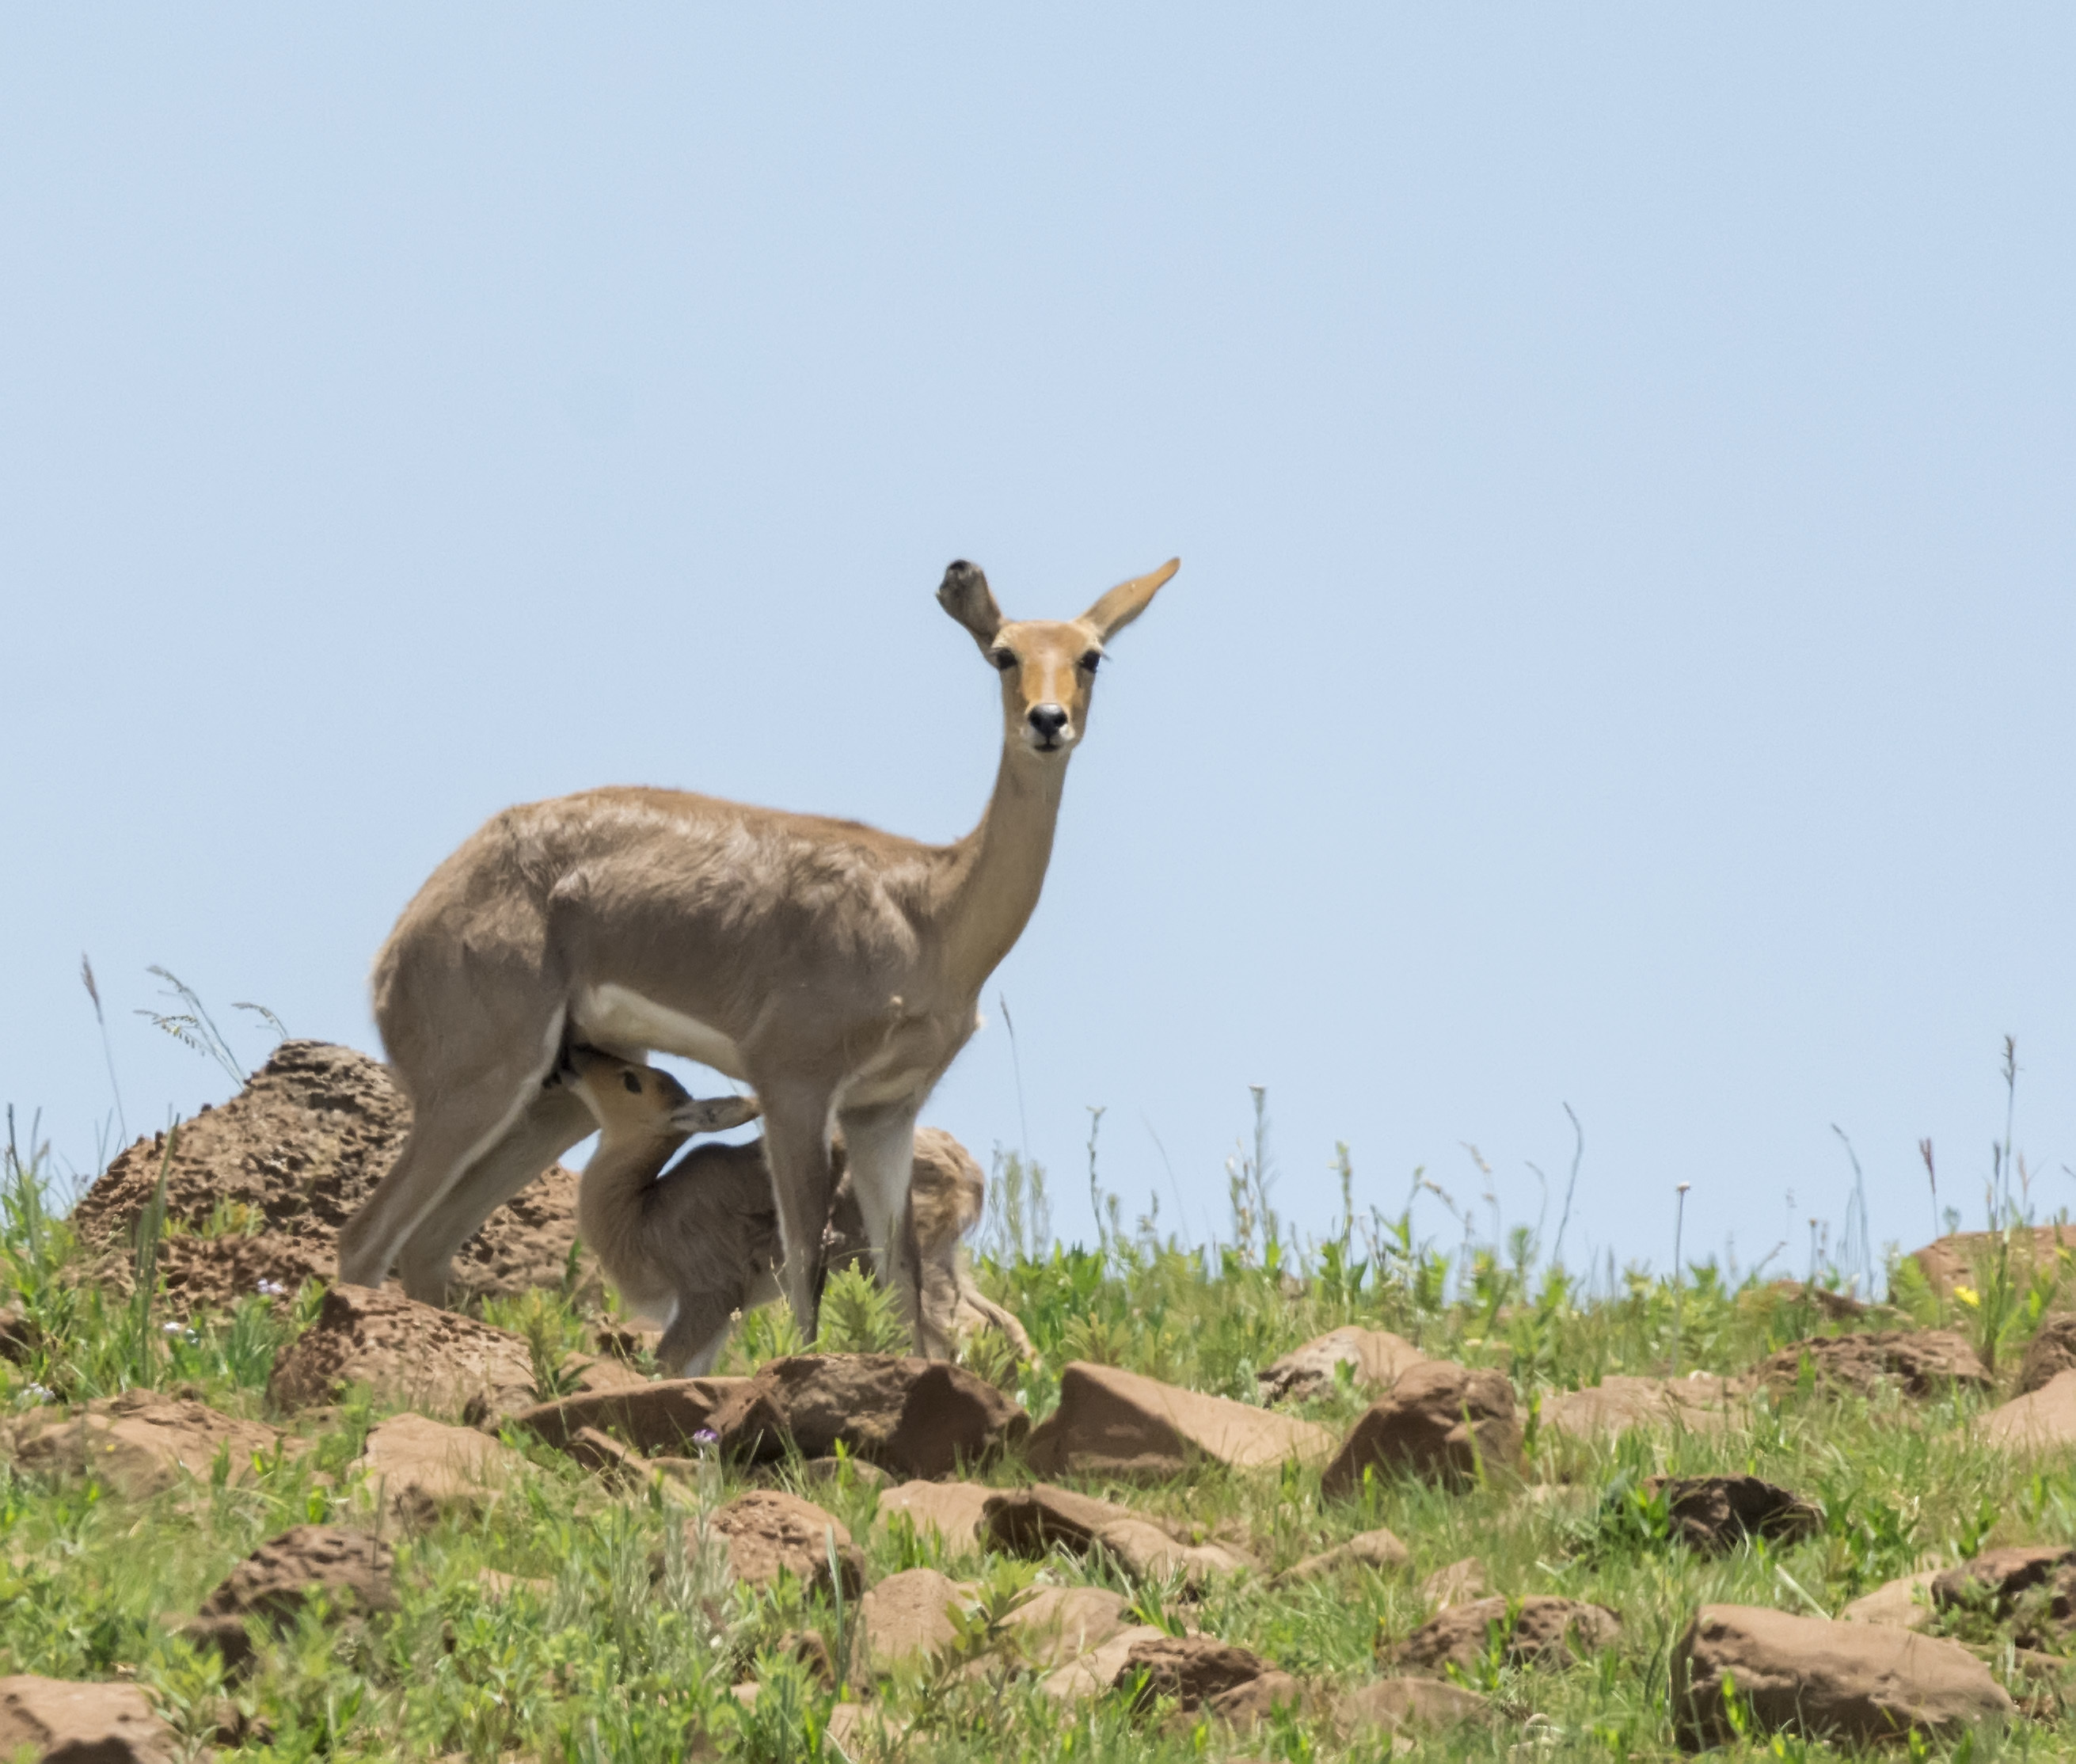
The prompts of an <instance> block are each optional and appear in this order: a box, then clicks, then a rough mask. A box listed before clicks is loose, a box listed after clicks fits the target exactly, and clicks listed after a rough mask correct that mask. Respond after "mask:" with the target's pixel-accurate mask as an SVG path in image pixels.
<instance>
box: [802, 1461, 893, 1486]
mask: <svg viewBox="0 0 2076 1764" xmlns="http://www.w3.org/2000/svg"><path fill="white" fill-rule="evenodd" d="M800 1480H802V1481H803V1482H804V1483H807V1484H809V1485H810V1486H811V1487H815V1488H835V1489H840V1490H841V1489H846V1488H885V1487H886V1485H887V1484H889V1483H891V1482H892V1481H893V1480H894V1479H893V1478H892V1477H891V1476H888V1475H887V1473H886V1471H883V1470H882V1469H881V1468H880V1467H879V1466H878V1464H871V1463H866V1461H865V1459H862V1458H837V1457H828V1458H810V1459H808V1461H807V1462H806V1463H803V1464H802V1465H801V1466H800Z"/></svg>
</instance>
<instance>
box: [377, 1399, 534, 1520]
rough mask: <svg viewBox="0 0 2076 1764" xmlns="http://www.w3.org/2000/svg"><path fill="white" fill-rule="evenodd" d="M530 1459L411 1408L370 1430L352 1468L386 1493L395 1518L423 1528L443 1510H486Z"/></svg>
mask: <svg viewBox="0 0 2076 1764" xmlns="http://www.w3.org/2000/svg"><path fill="white" fill-rule="evenodd" d="M523 1463H525V1459H522V1458H521V1456H520V1455H519V1454H518V1453H517V1452H516V1451H513V1450H512V1449H511V1447H510V1446H505V1445H502V1444H500V1443H499V1442H498V1441H496V1440H495V1439H492V1438H490V1437H489V1436H488V1435H487V1434H484V1433H482V1432H480V1430H477V1429H475V1428H473V1427H450V1426H447V1425H446V1423H444V1422H437V1421H429V1420H427V1419H426V1417H425V1416H423V1415H417V1414H413V1413H409V1412H408V1411H406V1412H405V1413H403V1414H401V1415H392V1416H391V1417H389V1418H388V1420H387V1421H385V1422H382V1423H381V1424H380V1426H377V1427H376V1429H375V1430H374V1431H372V1433H370V1434H368V1436H367V1443H366V1445H365V1446H363V1448H362V1451H361V1454H360V1455H359V1457H358V1458H357V1459H355V1460H354V1461H353V1463H352V1464H351V1466H349V1468H350V1469H352V1470H356V1471H360V1472H361V1473H362V1474H363V1476H365V1477H366V1478H367V1482H368V1484H369V1486H370V1487H372V1488H377V1489H379V1490H380V1491H381V1496H380V1498H381V1500H382V1501H383V1503H384V1512H385V1513H388V1515H389V1516H390V1517H393V1518H395V1519H397V1520H398V1521H400V1522H401V1523H403V1524H404V1525H409V1526H412V1527H420V1528H421V1527H424V1526H428V1525H432V1524H434V1522H435V1521H438V1518H439V1517H440V1516H441V1515H442V1513H449V1512H455V1511H459V1512H464V1513H482V1512H483V1510H484V1508H485V1507H487V1506H488V1504H489V1503H490V1502H491V1501H492V1500H494V1499H495V1498H496V1495H497V1493H498V1492H499V1491H500V1489H501V1488H502V1487H503V1486H504V1484H505V1483H507V1482H508V1481H509V1480H510V1479H511V1477H512V1476H513V1473H514V1472H515V1471H517V1469H518V1468H519V1467H520V1466H521V1464H523Z"/></svg>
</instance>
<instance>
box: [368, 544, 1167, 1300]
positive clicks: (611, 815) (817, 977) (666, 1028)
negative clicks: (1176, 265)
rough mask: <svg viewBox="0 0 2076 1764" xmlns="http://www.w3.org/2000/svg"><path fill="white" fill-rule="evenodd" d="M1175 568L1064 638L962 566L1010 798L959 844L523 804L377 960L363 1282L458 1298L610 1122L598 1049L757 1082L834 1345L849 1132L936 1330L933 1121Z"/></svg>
mask: <svg viewBox="0 0 2076 1764" xmlns="http://www.w3.org/2000/svg"><path fill="white" fill-rule="evenodd" d="M1179 567H1180V560H1172V561H1170V562H1168V563H1166V564H1164V565H1163V566H1162V567H1160V569H1158V570H1156V571H1154V572H1153V573H1152V575H1144V576H1140V577H1138V578H1137V579H1135V580H1133V581H1130V582H1126V583H1121V584H1120V585H1119V586H1118V587H1115V588H1112V589H1111V591H1110V592H1109V593H1107V594H1106V595H1104V596H1102V599H1100V600H1098V601H1097V602H1096V604H1094V606H1092V607H1090V608H1089V610H1088V611H1087V612H1085V613H1083V614H1082V616H1081V617H1079V618H1078V619H1073V620H1070V621H1065V622H1054V621H1044V620H1019V621H1010V620H1007V619H1005V618H1003V616H1002V610H1001V608H999V606H997V605H996V604H995V600H994V594H993V593H992V592H991V591H990V590H989V587H988V585H987V579H986V576H984V575H982V574H981V572H980V571H979V570H978V569H977V568H975V567H974V566H973V565H972V564H970V563H965V562H955V563H953V564H952V565H951V567H949V568H948V569H947V570H946V571H945V579H944V581H943V583H942V584H941V585H940V587H938V589H937V601H938V604H940V605H941V606H942V607H943V608H944V609H945V611H946V612H949V614H950V615H951V616H953V618H954V619H956V620H957V621H958V622H959V623H960V624H961V625H964V626H965V628H966V629H967V630H968V631H969V633H972V636H973V638H974V641H975V642H976V643H978V645H980V648H981V653H982V654H984V655H985V656H986V658H988V660H989V661H990V662H992V663H993V664H994V666H995V667H996V668H997V669H999V670H1000V672H1001V675H1002V707H1003V745H1002V764H1001V767H1000V769H999V770H998V771H997V773H996V774H995V781H994V795H992V796H991V797H990V799H988V805H987V810H986V813H985V814H983V815H982V816H981V821H980V824H979V826H978V827H977V828H974V831H973V832H970V833H969V834H968V835H967V836H965V838H964V839H961V840H957V842H956V843H954V844H953V845H920V844H918V843H916V841H915V840H907V839H901V838H898V837H896V836H894V835H892V834H890V833H882V832H878V831H876V830H875V829H874V828H870V827H865V826H862V825H860V824H857V822H855V821H840V820H824V819H822V818H820V817H817V816H808V815H789V814H785V813H782V812H780V811H778V810H775V809H768V808H750V807H743V806H741V805H740V804H737V803H724V802H717V801H716V800H715V799H713V798H712V797H708V796H695V795H691V794H690V793H688V792H686V791H666V790H649V789H638V788H632V787H621V788H612V789H606V790H596V791H581V792H579V794H578V795H574V796H562V797H557V798H555V799H554V800H552V801H550V802H545V803H529V804H527V805H525V806H524V807H518V808H510V809H507V810H506V811H504V813H503V814H501V815H499V816H496V818H495V819H493V820H491V821H490V822H489V824H488V825H486V826H484V828H481V829H480V831H479V832H476V833H475V836H473V837H472V838H471V839H470V840H468V841H467V843H466V844H465V845H463V846H462V848H461V849H459V851H457V852H456V853H455V854H454V855H453V856H452V857H450V858H449V859H448V860H447V861H446V862H445V863H444V864H442V865H440V867H439V868H438V870H434V872H433V874H432V877H431V878H430V880H429V881H428V882H426V885H425V886H424V887H423V888H421V889H420V890H419V891H418V894H417V898H416V899H414V900H413V901H412V903H410V905H409V907H405V909H404V915H403V917H402V918H401V919H399V920H398V921H397V928H396V929H395V930H394V931H392V932H391V933H390V935H389V940H388V943H387V944H384V946H383V949H382V953H381V954H380V956H379V957H377V958H376V964H375V982H374V985H375V1015H376V1022H377V1023H378V1024H379V1025H380V1028H381V1031H382V1043H383V1046H384V1048H386V1049H387V1051H388V1055H389V1058H390V1061H391V1063H392V1065H393V1066H394V1067H395V1069H396V1071H397V1077H398V1078H399V1080H400V1081H401V1083H402V1085H403V1087H404V1090H405V1093H406V1094H408V1095H409V1097H410V1099H411V1103H412V1109H413V1116H412V1126H411V1131H410V1134H409V1137H408V1138H407V1139H405V1142H404V1148H403V1150H402V1152H400V1153H399V1154H398V1156H397V1162H396V1164H394V1165H393V1166H392V1168H391V1169H390V1171H389V1173H388V1175H386V1176H385V1177H383V1179H382V1181H380V1183H379V1184H378V1185H376V1189H375V1191H374V1193H372V1194H371V1195H370V1196H369V1197H368V1198H367V1202H365V1203H364V1204H363V1206H362V1207H361V1209H360V1210H359V1212H358V1213H356V1214H355V1215H354V1216H353V1218H352V1219H351V1221H349V1222H348V1223H347V1227H346V1229H345V1231H343V1232H342V1233H341V1234H340V1236H339V1257H338V1268H339V1277H340V1279H341V1280H349V1281H353V1282H355V1283H357V1284H359V1285H371V1286H372V1285H380V1282H381V1281H382V1280H383V1279H384V1277H385V1276H387V1275H388V1272H389V1270H390V1268H392V1265H393V1266H394V1267H396V1268H397V1271H398V1272H399V1273H401V1276H402V1277H403V1281H404V1287H405V1291H406V1292H407V1293H409V1294H410V1295H411V1296H412V1297H414V1298H420V1299H426V1300H429V1301H431V1302H433V1303H435V1304H438V1303H440V1302H442V1301H444V1299H445V1297H446V1282H447V1268H448V1263H449V1261H450V1259H451V1258H452V1256H453V1255H454V1252H455V1250H456V1249H458V1248H459V1247H460V1246H461V1245H462V1244H463V1243H464V1242H466V1241H467V1239H468V1238H469V1237H470V1236H471V1235H472V1234H473V1233H474V1232H475V1231H476V1230H477V1228H478V1227H479V1226H481V1225H482V1223H483V1222H484V1220H485V1219H487V1218H488V1217H489V1216H490V1214H492V1211H494V1210H496V1208H497V1207H498V1206H500V1205H501V1204H502V1203H503V1202H505V1201H507V1200H509V1199H510V1198H511V1197H513V1195H515V1194H517V1193H518V1192H519V1190H520V1189H522V1188H524V1187H525V1185H526V1184H527V1183H529V1182H530V1181H532V1180H533V1179H534V1177H536V1176H538V1174H539V1173H541V1172H542V1170H543V1169H545V1168H547V1166H548V1165H549V1164H552V1163H553V1162H554V1160H556V1159H557V1158H558V1157H560V1156H562V1154H563V1152H566V1151H567V1150H568V1149H569V1148H571V1146H572V1145H574V1144H575V1143H577V1141H578V1140H579V1139H583V1137H584V1136H585V1135H588V1133H590V1132H591V1131H592V1127H593V1122H592V1117H591V1114H590V1111H589V1110H588V1109H586V1108H585V1106H584V1105H583V1102H581V1101H580V1100H579V1098H577V1097H576V1096H575V1094H573V1093H572V1092H571V1090H568V1089H567V1087H565V1086H561V1085H554V1084H551V1083H548V1082H547V1080H549V1078H550V1075H551V1074H552V1073H553V1072H554V1068H555V1066H556V1064H557V1062H558V1059H559V1057H560V1056H561V1053H562V1050H563V1048H564V1046H565V1045H566V1044H567V1043H569V1042H571V1041H573V1040H574V1041H581V1042H585V1043H589V1044H592V1045H595V1046H597V1047H600V1048H606V1049H608V1050H609V1051H611V1052H616V1053H620V1054H623V1055H625V1056H629V1057H631V1058H638V1057H640V1056H641V1055H642V1054H644V1053H646V1052H666V1053H675V1054H682V1055H683V1056H687V1058H690V1059H694V1060H700V1061H702V1062H703V1063H704V1064H705V1065H710V1066H714V1067H716V1068H718V1069H720V1070H721V1071H723V1072H725V1073H728V1074H729V1076H730V1077H734V1078H737V1079H741V1080H742V1081H745V1082H746V1083H748V1084H749V1085H751V1086H752V1087H753V1088H754V1090H756V1092H757V1095H758V1098H759V1100H760V1101H761V1102H762V1104H763V1108H764V1120H765V1143H766V1156H767V1157H768V1159H769V1160H770V1166H771V1181H772V1189H773V1194H774V1200H775V1201H776V1202H777V1206H778V1211H779V1239H780V1243H781V1244H782V1246H783V1249H784V1251H785V1257H786V1268H785V1276H784V1285H785V1291H786V1297H787V1300H788V1301H790V1302H791V1305H792V1308H793V1314H794V1315H795V1317H796V1318H799V1322H800V1327H801V1330H802V1331H803V1334H806V1335H807V1336H808V1339H810V1340H812V1339H813V1337H814V1334H815V1307H816V1286H817V1277H818V1268H817V1263H818V1261H819V1246H820V1242H821V1237H822V1228H823V1226H824V1223H825V1222H826V1221H827V1220H828V1216H829V1197H830V1189H831V1187H832V1178H831V1174H830V1165H829V1135H830V1131H831V1128H832V1125H835V1124H837V1123H841V1127H842V1128H843V1133H844V1137H845V1141H846V1143H848V1145H849V1156H850V1168H851V1171H852V1180H853V1183H854V1185H855V1187H856V1190H857V1201H858V1205H859V1209H860V1210H861V1211H862V1214H864V1218H865V1226H866V1233H867V1235H869V1236H870V1239H871V1242H872V1245H873V1250H874V1256H876V1257H877V1259H878V1264H879V1267H880V1269H881V1272H882V1275H883V1276H885V1277H886V1278H887V1279H888V1280H890V1281H891V1283H892V1284H893V1285H895V1287H896V1289H898V1290H899V1291H900V1292H901V1293H903V1297H904V1299H905V1300H906V1301H907V1305H908V1307H909V1314H910V1320H911V1322H916V1320H917V1312H916V1272H915V1270H914V1269H913V1268H911V1267H909V1266H907V1257H906V1256H905V1255H904V1254H903V1249H902V1246H901V1244H900V1242H899V1234H898V1233H897V1232H896V1231H895V1229H894V1227H895V1222H896V1221H897V1220H898V1219H899V1217H900V1214H901V1209H902V1204H903V1200H904V1199H905V1198H906V1194H907V1181H908V1173H909V1168H910V1164H911V1148H912V1145H913V1141H914V1135H915V1129H916V1114H917V1113H918V1112H919V1111H920V1109H921V1108H922V1106H923V1103H924V1100H925V1099H926V1098H928V1096H929V1094H930V1091H931V1090H932V1086H934V1085H936V1081H937V1080H938V1079H939V1078H940V1077H941V1076H942V1075H943V1074H944V1072H945V1068H946V1067H948V1066H949V1065H950V1064H951V1062H952V1060H953V1056H955V1055H957V1052H958V1051H959V1049H960V1048H961V1047H963V1046H964V1045H965V1042H966V1040H967V1038H968V1037H969V1036H971V1035H972V1033H973V1032H974V1029H975V1028H976V1027H978V1021H979V1019H978V1014H977V1011H976V1007H977V1006H978V1002H979V998H980V992H981V988H982V986H983V985H984V984H985V983H986V980H987V977H988V976H989V974H990V973H993V972H994V968H995V966H996V965H997V964H998V963H999V962H1000V961H1001V960H1002V958H1003V957H1004V956H1006V955H1007V954H1008V953H1009V951H1010V949H1011V947H1012V946H1013V945H1014V944H1015V941H1016V940H1017V938H1018V936H1019V935H1020V934H1021V933H1022V932H1023V927H1024V925H1025V924H1026V922H1027V921H1028V919H1030V917H1031V914H1032V909H1033V908H1035V907H1036V905H1037V904H1038V893H1039V890H1040V887H1042V886H1044V880H1045V865H1046V862H1047V861H1048V858H1049V857H1051V855H1052V850H1053V824H1054V823H1055V821H1056V820H1057V819H1058V816H1059V810H1060V791H1061V786H1062V785H1063V784H1064V782H1065V778H1066V770H1067V761H1068V759H1069V757H1070V756H1071V755H1072V753H1073V750H1074V749H1075V747H1076V746H1077V745H1078V744H1079V742H1080V741H1081V738H1082V734H1083V733H1084V732H1085V730H1086V728H1087V724H1088V711H1089V697H1090V689H1091V688H1092V687H1093V686H1094V683H1095V674H1096V667H1097V665H1098V663H1099V662H1101V661H1102V654H1103V645H1104V644H1105V643H1107V641H1109V640H1110V639H1111V637H1114V636H1115V634H1116V633H1118V632H1119V631H1121V630H1123V629H1124V627H1125V626H1126V625H1129V624H1131V621H1133V620H1134V619H1136V618H1137V617H1138V616H1139V615H1140V613H1141V612H1144V611H1145V610H1146V607H1147V604H1148V602H1149V601H1151V600H1152V598H1153V596H1154V594H1155V592H1156V591H1157V590H1158V589H1159V588H1160V585H1161V584H1162V583H1165V581H1167V579H1169V577H1170V576H1172V575H1173V574H1174V573H1175V571H1177V568H1179ZM919 1339H920V1338H919Z"/></svg>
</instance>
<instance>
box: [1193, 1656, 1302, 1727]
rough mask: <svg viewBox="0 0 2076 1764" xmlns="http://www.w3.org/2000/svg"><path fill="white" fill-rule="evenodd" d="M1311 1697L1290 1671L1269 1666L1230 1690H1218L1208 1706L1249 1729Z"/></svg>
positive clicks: (1234, 1724) (1297, 1707) (1219, 1716)
mask: <svg viewBox="0 0 2076 1764" xmlns="http://www.w3.org/2000/svg"><path fill="white" fill-rule="evenodd" d="M1308 1700H1309V1699H1307V1697H1306V1694H1305V1687H1304V1686H1303V1685H1302V1684H1300V1683H1298V1682H1297V1679H1293V1677H1291V1675H1289V1673H1288V1672H1285V1671H1279V1670H1278V1669H1277V1667H1275V1666H1270V1667H1269V1668H1268V1671H1265V1672H1262V1673H1260V1674H1257V1675H1256V1676H1255V1677H1253V1678H1251V1679H1248V1680H1247V1681H1246V1682H1245V1683H1240V1684H1235V1686H1234V1687H1232V1688H1231V1690H1230V1691H1219V1694H1218V1695H1217V1696H1214V1697H1211V1698H1210V1699H1209V1700H1207V1702H1206V1708H1209V1709H1210V1712H1211V1713H1212V1715H1214V1716H1216V1717H1217V1719H1219V1720H1221V1721H1223V1722H1225V1723H1226V1724H1227V1725H1228V1726H1231V1727H1235V1728H1238V1729H1239V1730H1240V1731H1241V1732H1242V1733H1246V1732H1247V1731H1248V1730H1249V1729H1252V1728H1255V1727H1257V1726H1259V1725H1260V1724H1261V1723H1262V1722H1264V1721H1266V1720H1269V1719H1270V1718H1271V1717H1272V1716H1274V1715H1275V1714H1276V1713H1277V1712H1278V1711H1279V1710H1289V1711H1292V1712H1296V1711H1298V1710H1301V1709H1302V1708H1304V1706H1305V1704H1306V1702H1307V1701H1308Z"/></svg>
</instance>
